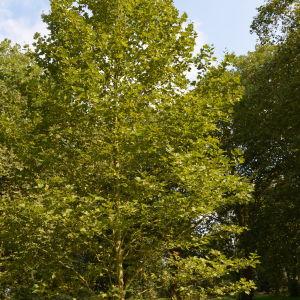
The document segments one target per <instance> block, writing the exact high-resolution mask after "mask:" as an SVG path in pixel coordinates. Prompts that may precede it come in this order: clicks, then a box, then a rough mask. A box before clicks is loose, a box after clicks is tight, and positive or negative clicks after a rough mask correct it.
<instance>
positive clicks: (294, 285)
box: [288, 276, 300, 297]
mask: <svg viewBox="0 0 300 300" xmlns="http://www.w3.org/2000/svg"><path fill="white" fill-rule="evenodd" d="M288 291H289V296H290V297H299V296H300V283H299V279H298V277H297V276H293V277H289V278H288Z"/></svg>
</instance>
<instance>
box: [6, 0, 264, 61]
mask: <svg viewBox="0 0 300 300" xmlns="http://www.w3.org/2000/svg"><path fill="white" fill-rule="evenodd" d="M174 2H175V5H176V6H177V7H178V8H179V9H180V11H185V12H187V13H188V15H189V18H190V20H191V21H193V22H195V28H196V30H197V32H198V34H199V37H198V41H197V42H198V46H200V45H202V44H203V43H210V44H214V45H215V48H216V53H217V55H218V56H221V55H222V53H223V52H224V51H225V50H226V49H227V50H229V51H234V52H236V53H237V54H243V53H246V52H247V51H249V50H253V49H254V45H255V40H256V37H255V36H252V35H250V32H249V26H250V24H251V20H252V18H253V17H254V16H255V14H256V7H258V6H259V5H261V4H263V2H264V0H174ZM48 9H49V1H48V0H0V40H2V39H3V38H6V37H7V38H9V39H11V40H13V41H14V42H19V43H30V42H32V36H33V34H34V32H37V31H38V32H42V33H45V32H46V29H45V26H44V24H43V23H42V22H41V19H40V15H41V13H42V12H43V11H44V12H46V11H47V10H48Z"/></svg>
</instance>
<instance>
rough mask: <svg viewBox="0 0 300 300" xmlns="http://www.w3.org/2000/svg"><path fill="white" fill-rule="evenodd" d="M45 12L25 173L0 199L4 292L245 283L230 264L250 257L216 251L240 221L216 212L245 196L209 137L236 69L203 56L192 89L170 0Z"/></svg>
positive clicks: (189, 29) (192, 291) (183, 289)
mask: <svg viewBox="0 0 300 300" xmlns="http://www.w3.org/2000/svg"><path fill="white" fill-rule="evenodd" d="M44 20H45V21H46V23H47V24H48V28H49V30H50V35H49V36H48V37H37V41H36V56H35V57H36V60H37V62H38V64H39V65H40V67H41V68H42V69H43V72H42V74H41V76H40V79H39V89H40V93H39V95H38V96H36V97H35V98H33V101H34V103H35V106H34V111H35V115H36V116H38V117H37V123H36V124H35V126H34V128H33V129H32V131H31V133H30V138H31V147H30V151H31V157H32V158H34V160H33V161H32V165H31V166H30V167H29V168H30V170H31V172H30V173H28V174H30V181H29V180H27V181H26V182H27V191H26V192H22V193H19V194H16V195H6V196H5V197H2V198H3V199H2V204H1V205H2V206H1V209H2V212H3V214H2V216H1V218H2V219H1V221H2V222H1V224H2V229H1V230H2V231H1V235H2V236H1V238H2V240H3V241H4V242H3V247H4V250H5V251H4V254H5V255H4V259H3V261H4V265H3V270H4V272H2V274H1V276H2V277H1V284H2V285H3V287H4V289H3V290H4V291H6V296H7V297H11V298H12V299H18V298H20V299H24V298H26V297H27V298H31V299H34V298H36V299H74V298H75V299H105V298H106V299H107V298H109V299H125V298H130V297H131V298H134V299H157V298H158V297H160V296H165V297H169V298H172V297H173V298H175V297H177V298H179V299H180V298H184V299H188V297H192V296H198V297H202V298H206V297H207V296H211V295H223V294H226V293H236V292H238V291H248V290H249V289H250V288H251V287H252V286H253V284H252V282H249V281H247V280H245V279H244V278H242V279H241V280H240V281H236V280H234V274H235V273H236V272H238V271H239V270H240V269H243V268H245V266H247V265H254V264H255V258H254V257H250V258H249V259H247V258H245V257H242V258H241V257H235V256H234V255H233V254H232V255H230V256H226V255H225V254H224V253H222V252H221V251H220V249H221V248H220V247H218V243H221V240H222V239H226V240H232V239H233V238H234V237H235V236H236V235H237V234H238V233H239V232H240V231H241V229H240V228H238V227H236V226H233V225H232V224H227V223H226V224H222V223H221V222H220V220H217V219H216V218H215V216H217V215H218V210H220V209H221V208H222V207H224V206H226V205H228V204H229V203H231V204H232V203H244V202H246V201H249V199H250V196H249V193H250V192H251V186H250V185H249V184H248V183H247V181H245V180H243V179H241V178H240V177H239V176H238V175H236V174H233V173H232V165H233V164H234V162H233V161H231V160H230V159H229V158H228V157H227V156H226V154H225V152H224V151H223V150H222V149H221V147H220V133H219V127H218V123H219V122H221V121H222V120H228V119H229V118H230V111H231V109H232V103H234V102H235V101H236V100H238V99H239V98H240V97H241V92H242V91H241V90H240V87H239V85H237V84H236V81H235V80H236V78H235V77H234V76H230V72H227V69H226V66H220V67H216V68H214V67H211V68H208V69H207V70H206V72H207V76H205V77H204V78H200V81H199V83H198V84H197V87H196V88H195V90H193V91H191V90H189V88H190V83H189V81H188V79H187V77H186V74H187V72H188V71H189V68H190V67H191V64H192V61H193V55H192V53H193V48H194V44H195V32H194V30H193V26H192V25H191V24H188V25H186V24H187V16H186V15H181V16H180V15H179V13H178V11H177V9H176V8H175V7H174V5H173V2H172V1H169V0H167V1H166V0H158V1H153V0H129V1H121V0H110V1H103V0H101V1H96V0H90V1H89V0H81V1H79V0H78V1H73V0H72V1H71V0H52V1H51V12H50V13H49V15H46V16H44ZM199 59H201V57H200V58H199ZM208 62H209V61H208ZM205 67H207V66H206V65H205ZM231 75H232V74H231ZM26 178H27V179H28V178H29V175H27V177H26ZM12 236H13V237H14V238H11V237H12ZM20 271H21V272H20ZM22 297H23V298H22Z"/></svg>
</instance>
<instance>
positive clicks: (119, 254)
mask: <svg viewBox="0 0 300 300" xmlns="http://www.w3.org/2000/svg"><path fill="white" fill-rule="evenodd" d="M123 254H124V251H123V248H122V240H121V238H120V236H119V237H118V239H117V240H116V263H117V282H118V291H119V293H118V294H119V300H125V293H126V292H125V282H124V269H123V258H124V257H123Z"/></svg>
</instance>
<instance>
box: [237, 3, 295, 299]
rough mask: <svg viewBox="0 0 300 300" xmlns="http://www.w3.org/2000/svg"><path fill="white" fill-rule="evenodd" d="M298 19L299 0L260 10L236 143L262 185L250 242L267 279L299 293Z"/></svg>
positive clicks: (245, 60)
mask: <svg viewBox="0 0 300 300" xmlns="http://www.w3.org/2000/svg"><path fill="white" fill-rule="evenodd" d="M280 24H281V25H282V31H281V32H280V31H279V30H278V27H279V28H280V26H279V25H280ZM297 24H299V3H298V1H269V2H268V3H267V4H266V5H264V6H262V7H261V8H260V9H259V15H258V16H257V17H256V19H255V20H254V23H253V25H252V28H253V30H255V31H256V32H257V33H258V35H259V36H260V38H261V41H262V43H263V44H264V45H260V46H258V47H257V50H256V51H255V52H253V53H249V54H248V55H247V56H245V57H242V58H240V61H239V63H238V68H239V71H240V73H241V76H242V82H243V84H244V86H245V96H244V98H243V100H242V101H241V102H240V103H239V104H238V105H237V106H236V116H235V120H236V121H235V126H236V131H235V143H234V146H235V147H238V146H239V147H241V148H243V149H244V150H245V163H244V164H243V166H242V167H241V171H242V172H243V173H244V174H245V175H246V176H249V177H250V178H252V180H253V182H254V183H255V203H254V204H252V205H250V207H249V209H248V214H249V215H250V218H249V219H248V226H249V227H250V228H251V230H250V232H249V235H248V237H247V241H246V244H244V245H243V246H242V247H250V249H251V251H254V249H255V248H257V250H258V254H259V255H260V256H261V262H262V264H261V267H260V270H261V272H259V277H262V278H263V281H267V282H269V284H268V285H269V286H270V287H271V288H272V289H275V290H277V291H279V289H281V288H282V287H284V286H286V285H287V284H288V286H289V287H290V294H291V295H297V294H298V293H299V288H298V287H297V286H298V285H299V283H298V282H297V281H298V280H299V279H298V278H299V228H300V227H299V220H298V219H299V218H298V216H299V213H300V206H299V203H300V202H299V184H298V182H299V149H300V144H299V138H298V136H299V132H300V127H299V120H298V119H299V117H298V116H299V109H300V105H299V84H298V82H299V78H298V77H299V76H298V73H299V65H300V62H299V55H298V53H299V26H298V25H297ZM274 37H275V39H274ZM286 282H287V283H286ZM297 290H298V292H297Z"/></svg>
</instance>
